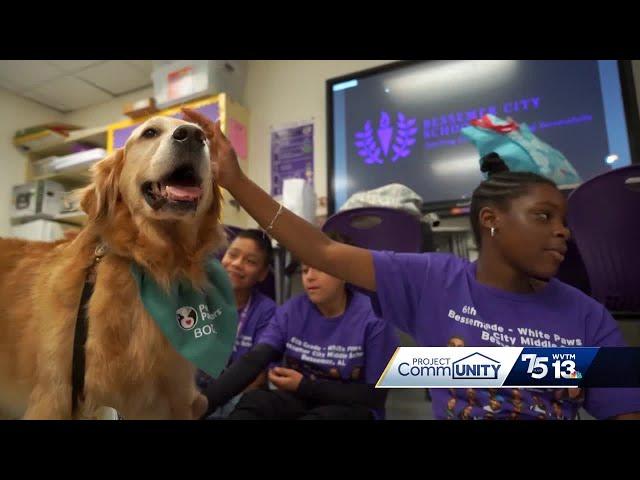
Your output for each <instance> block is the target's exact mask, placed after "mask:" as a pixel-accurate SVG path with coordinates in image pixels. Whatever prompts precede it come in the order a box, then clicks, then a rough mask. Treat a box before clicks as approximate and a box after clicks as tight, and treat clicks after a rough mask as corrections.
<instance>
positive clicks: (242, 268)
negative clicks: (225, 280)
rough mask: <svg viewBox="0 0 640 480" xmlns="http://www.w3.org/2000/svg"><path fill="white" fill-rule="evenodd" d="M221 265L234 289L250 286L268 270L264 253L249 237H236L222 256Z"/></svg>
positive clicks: (248, 287)
mask: <svg viewBox="0 0 640 480" xmlns="http://www.w3.org/2000/svg"><path fill="white" fill-rule="evenodd" d="M222 266H223V267H224V269H225V270H226V271H227V273H228V274H229V279H230V280H231V285H232V286H233V289H234V290H245V289H250V288H252V287H253V286H254V285H255V284H256V283H258V282H261V281H262V280H264V279H265V277H266V276H267V272H268V266H267V261H266V255H265V253H264V252H263V251H262V250H260V248H259V247H258V245H257V244H256V242H255V240H253V239H251V238H240V237H237V238H236V239H235V240H234V241H233V242H232V243H231V245H229V248H228V249H227V251H226V252H225V254H224V257H222Z"/></svg>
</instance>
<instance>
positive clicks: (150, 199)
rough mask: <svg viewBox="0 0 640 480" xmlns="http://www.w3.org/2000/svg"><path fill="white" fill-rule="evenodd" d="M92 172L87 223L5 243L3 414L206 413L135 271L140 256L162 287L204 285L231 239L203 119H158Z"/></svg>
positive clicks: (0, 275)
mask: <svg viewBox="0 0 640 480" xmlns="http://www.w3.org/2000/svg"><path fill="white" fill-rule="evenodd" d="M92 173H93V182H92V183H91V184H90V185H89V186H87V187H86V188H84V189H83V190H82V191H81V192H80V193H81V195H82V201H81V205H82V209H83V210H84V211H85V212H86V213H87V216H88V221H87V224H86V226H85V227H84V228H83V229H82V231H81V232H80V233H79V234H78V235H77V236H76V237H75V238H73V239H72V240H61V241H58V242H54V243H46V242H30V241H23V240H18V239H0V312H1V313H0V415H1V416H2V417H3V418H26V419H69V418H93V416H94V415H95V412H96V410H97V409H98V408H99V407H101V406H109V407H113V408H115V409H116V410H117V411H118V412H119V413H120V414H121V415H122V416H123V417H124V418H125V419H194V418H199V417H200V416H201V415H202V414H203V413H204V411H205V409H206V405H207V402H206V398H205V397H204V396H202V395H201V394H200V393H199V392H198V390H197V387H196V385H195V368H196V367H195V366H194V365H192V364H191V363H190V362H189V361H188V360H186V359H185V358H184V357H182V356H181V355H180V354H179V353H178V352H177V351H176V350H175V349H174V348H173V347H172V345H171V344H170V343H169V341H168V340H167V339H166V338H165V337H164V336H163V334H162V333H161V331H160V329H159V328H158V327H157V326H156V324H155V323H154V320H153V319H152V318H151V317H150V315H149V314H148V313H147V311H146V310H145V308H144V306H143V303H142V300H141V299H140V296H139V292H138V289H137V286H136V283H135V281H134V278H133V276H132V274H131V270H130V269H131V263H132V262H136V263H137V264H138V265H140V266H142V267H144V268H145V269H146V270H147V271H148V272H149V273H150V274H151V275H152V276H153V277H154V279H155V280H156V282H157V283H158V284H159V285H162V286H165V287H168V286H169V285H170V284H171V282H172V281H174V280H176V279H179V278H187V279H189V280H190V281H191V282H192V284H193V285H194V286H195V287H202V286H203V285H205V284H206V282H207V277H206V273H205V270H204V262H205V260H206V258H207V257H208V256H210V255H211V254H212V253H215V252H216V251H217V250H218V249H219V248H221V247H222V246H223V244H224V234H223V230H222V227H221V224H220V221H219V218H220V209H221V207H220V204H221V193H220V191H219V189H218V187H217V186H216V184H215V182H214V178H213V172H212V167H211V162H210V157H209V143H208V141H207V140H206V139H205V136H204V134H203V131H202V129H201V128H200V127H198V126H197V125H195V124H192V123H188V122H186V121H183V120H178V119H174V118H168V117H154V118H151V119H149V120H147V121H146V122H145V123H144V124H142V125H141V126H139V127H138V128H137V129H136V130H135V131H134V132H133V133H132V134H131V136H130V138H129V140H128V141H127V143H126V145H125V147H124V148H122V149H119V150H117V151H115V152H114V153H113V154H111V155H110V156H108V157H107V158H105V159H103V160H101V161H100V162H98V163H97V164H96V165H95V166H94V167H93V169H92ZM100 244H104V245H106V247H107V253H106V255H105V256H104V257H103V258H102V260H101V261H100V262H99V263H97V264H96V266H95V273H96V280H95V287H94V293H93V295H92V296H91V299H90V301H89V303H88V307H87V308H88V310H87V312H88V314H87V317H88V329H87V341H86V344H85V352H86V360H85V375H84V379H85V382H84V392H83V395H82V396H81V397H80V400H79V403H78V408H77V409H76V410H75V411H74V412H72V398H71V397H72V383H71V372H72V357H73V342H74V332H75V327H76V317H77V313H78V306H79V303H80V296H81V292H82V288H83V285H84V281H85V278H86V275H87V271H88V269H90V267H91V266H92V265H93V263H94V258H95V256H94V252H95V251H96V247H97V246H98V245H100Z"/></svg>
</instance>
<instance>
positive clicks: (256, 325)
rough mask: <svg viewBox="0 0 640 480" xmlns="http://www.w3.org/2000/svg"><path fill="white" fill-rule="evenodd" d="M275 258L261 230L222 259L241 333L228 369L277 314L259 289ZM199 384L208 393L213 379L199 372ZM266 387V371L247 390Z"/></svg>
mask: <svg viewBox="0 0 640 480" xmlns="http://www.w3.org/2000/svg"><path fill="white" fill-rule="evenodd" d="M272 256H273V252H272V247H271V240H270V239H269V237H268V236H267V235H266V234H265V233H264V232H261V231H260V230H254V229H248V230H243V231H241V232H240V233H238V234H237V236H236V238H235V239H234V240H233V242H231V244H230V245H229V247H228V248H227V250H226V252H225V254H224V256H223V257H222V261H221V263H222V266H223V267H224V269H225V270H226V272H227V274H228V275H229V280H230V281H231V285H232V286H233V293H234V295H235V298H236V305H237V308H238V331H237V334H236V340H235V344H234V346H233V351H232V353H231V357H230V358H229V362H228V364H227V366H229V365H231V364H232V363H233V362H235V361H236V360H237V359H238V358H240V357H241V356H242V355H244V353H246V352H247V351H249V350H250V349H251V347H252V346H253V344H254V342H255V340H256V339H257V338H258V337H259V335H260V334H261V333H262V331H263V330H264V328H265V327H266V326H267V324H268V323H269V320H270V319H271V317H273V315H274V313H275V309H276V304H275V302H274V301H273V300H271V299H270V298H269V297H267V296H266V295H263V294H262V293H260V292H259V291H258V290H257V289H256V288H255V286H256V284H258V283H259V282H261V281H263V280H264V279H265V278H266V276H267V274H268V272H269V265H270V264H271V258H272ZM196 380H197V383H198V386H199V387H200V389H201V390H204V389H205V388H206V387H207V385H209V383H211V381H212V378H211V377H210V376H209V375H207V374H206V373H205V372H202V371H198V374H197V378H196ZM265 384H266V371H263V372H261V373H260V374H259V375H258V376H257V377H256V379H255V380H254V381H253V382H252V383H251V384H250V385H248V386H247V390H252V389H255V388H261V387H264V386H265ZM240 393H241V392H240ZM238 399H239V397H238V398H236V399H233V401H231V402H230V403H229V405H225V406H224V408H221V409H220V410H219V411H218V412H216V415H215V416H216V417H224V416H226V415H227V414H228V412H229V411H231V410H233V406H234V405H235V403H236V402H237V400H238Z"/></svg>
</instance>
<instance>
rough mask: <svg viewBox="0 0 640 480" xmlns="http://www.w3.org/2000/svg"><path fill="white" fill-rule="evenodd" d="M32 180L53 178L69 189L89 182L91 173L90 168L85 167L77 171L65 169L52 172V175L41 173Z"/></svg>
mask: <svg viewBox="0 0 640 480" xmlns="http://www.w3.org/2000/svg"><path fill="white" fill-rule="evenodd" d="M31 180H32V181H36V180H53V181H54V182H58V183H61V184H62V185H64V186H65V187H67V188H69V189H74V188H79V187H82V186H84V185H86V184H87V183H89V181H90V180H91V174H90V173H89V170H88V168H84V169H82V170H77V171H68V172H66V171H65V172H61V173H52V174H50V175H40V176H37V177H32V178H31Z"/></svg>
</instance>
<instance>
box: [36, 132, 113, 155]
mask: <svg viewBox="0 0 640 480" xmlns="http://www.w3.org/2000/svg"><path fill="white" fill-rule="evenodd" d="M107 130H108V126H104V127H97V128H85V129H82V130H74V131H72V132H71V133H70V134H69V136H68V137H67V139H66V140H65V141H63V142H61V143H58V144H56V145H52V146H50V147H46V148H43V149H40V150H32V151H30V152H28V153H29V158H30V159H31V160H38V159H41V158H46V157H51V156H62V155H69V154H71V153H74V152H73V148H74V146H75V145H77V144H86V145H92V146H94V147H100V148H106V147H107Z"/></svg>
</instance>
